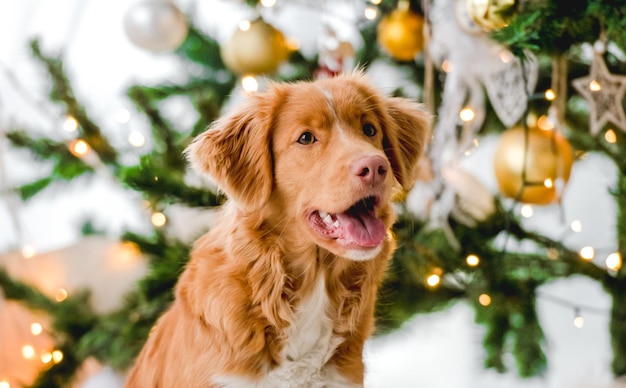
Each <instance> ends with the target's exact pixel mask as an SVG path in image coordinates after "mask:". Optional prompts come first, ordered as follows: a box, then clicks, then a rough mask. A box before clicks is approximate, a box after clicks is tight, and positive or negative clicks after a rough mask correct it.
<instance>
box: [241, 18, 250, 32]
mask: <svg viewBox="0 0 626 388" xmlns="http://www.w3.org/2000/svg"><path fill="white" fill-rule="evenodd" d="M251 26H252V24H251V23H250V20H242V21H240V22H239V29H240V30H241V31H248V30H249V29H250V27H251Z"/></svg>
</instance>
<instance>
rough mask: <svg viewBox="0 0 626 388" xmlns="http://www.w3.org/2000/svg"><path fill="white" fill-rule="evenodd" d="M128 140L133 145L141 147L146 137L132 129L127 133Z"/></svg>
mask: <svg viewBox="0 0 626 388" xmlns="http://www.w3.org/2000/svg"><path fill="white" fill-rule="evenodd" d="M128 142H129V143H130V145H132V146H133V147H137V148H139V147H141V146H142V145H144V144H145V143H146V137H145V136H144V135H143V133H141V132H139V131H132V132H131V133H129V134H128Z"/></svg>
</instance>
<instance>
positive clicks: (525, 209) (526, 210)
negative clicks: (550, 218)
mask: <svg viewBox="0 0 626 388" xmlns="http://www.w3.org/2000/svg"><path fill="white" fill-rule="evenodd" d="M520 214H521V215H522V217H525V218H530V217H532V216H533V214H535V212H534V210H533V207H532V206H530V205H529V204H524V205H522V207H521V208H520Z"/></svg>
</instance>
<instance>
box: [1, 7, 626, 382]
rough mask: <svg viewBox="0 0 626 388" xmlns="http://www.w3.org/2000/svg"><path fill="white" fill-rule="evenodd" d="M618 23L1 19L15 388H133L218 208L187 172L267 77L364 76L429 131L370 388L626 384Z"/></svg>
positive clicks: (403, 224)
mask: <svg viewBox="0 0 626 388" xmlns="http://www.w3.org/2000/svg"><path fill="white" fill-rule="evenodd" d="M624 20H626V2H624V1H615V2H611V4H606V2H605V3H604V4H603V3H602V2H601V1H599V0H598V1H593V0H589V1H586V2H579V3H576V5H572V4H570V3H568V2H563V1H558V0H550V1H537V0H509V1H502V0H500V1H495V0H489V1H488V0H432V1H416V0H411V1H403V0H401V1H393V0H390V1H382V2H381V1H356V0H345V1H343V0H342V1H308V0H275V1H269V0H268V1H260V2H257V1H235V0H206V1H197V0H176V1H174V0H172V1H169V0H133V1H102V0H82V1H81V0H57V1H54V2H49V1H41V0H22V1H19V2H18V1H11V0H0V297H2V298H0V388H11V387H22V386H46V387H56V386H58V387H68V386H77V387H78V386H82V387H121V386H123V381H124V373H125V371H126V370H127V368H128V367H129V366H130V365H132V360H133V358H134V356H135V355H136V353H137V352H138V350H139V349H140V348H141V345H142V344H143V341H144V340H145V338H146V336H147V334H148V332H149V330H150V327H151V326H152V324H153V323H154V320H155V319H156V317H158V315H159V314H160V313H161V312H162V311H163V310H164V309H165V308H167V305H168V303H169V302H170V301H171V298H172V293H171V292H172V288H173V286H174V284H175V282H176V278H177V275H178V273H180V270H181V269H182V268H183V266H184V264H185V261H186V258H187V257H186V255H187V252H188V249H189V247H190V245H191V244H192V242H193V241H194V240H195V238H197V237H198V236H199V235H200V234H202V233H203V232H205V231H206V230H208V229H209V228H210V227H211V223H212V214H213V211H212V209H213V208H214V207H216V206H219V205H220V204H221V203H222V202H223V201H224V198H223V197H222V196H221V195H220V194H219V193H218V192H217V190H216V188H215V187H214V185H212V184H211V182H208V181H206V179H204V178H202V177H199V176H197V175H195V174H194V173H193V172H192V171H189V169H188V168H187V166H186V162H185V161H184V160H183V158H182V157H181V151H182V149H184V147H185V145H186V144H188V142H189V141H190V139H191V138H193V136H195V135H196V134H198V133H200V132H201V131H202V130H204V129H205V128H206V126H207V125H208V124H209V123H210V122H211V121H212V120H214V119H215V118H216V117H218V116H219V115H220V114H221V113H223V112H225V111H228V109H229V108H230V107H231V106H232V105H234V104H236V103H237V102H239V101H241V100H242V99H244V98H246V96H247V95H249V94H251V93H256V92H257V91H262V90H263V89H264V88H265V87H266V86H267V84H268V82H269V81H270V80H280V81H295V80H301V79H309V80H310V79H317V78H322V77H332V76H334V75H336V74H338V73H341V72H346V71H347V72H349V71H352V70H353V69H354V68H355V67H357V66H361V67H363V68H364V69H365V71H366V73H367V76H368V78H369V79H370V80H371V81H372V83H374V84H375V85H376V86H377V87H378V88H380V89H381V90H382V91H383V92H385V93H386V94H393V95H400V96H404V97H407V98H412V99H415V100H417V101H420V102H422V103H423V104H424V105H423V106H424V109H425V110H428V111H430V112H431V113H432V114H433V116H434V118H435V120H434V123H433V132H432V139H431V142H430V143H429V145H428V149H427V152H426V156H425V157H424V158H423V160H422V162H421V163H422V170H421V171H422V174H421V176H420V181H419V182H418V184H417V185H416V187H415V188H414V189H413V190H412V191H410V192H408V193H405V198H404V199H405V201H404V202H403V204H398V210H399V212H400V214H401V216H400V220H399V222H398V225H397V226H396V236H397V238H398V241H399V249H398V252H397V253H396V255H395V257H394V260H393V263H392V265H391V268H390V274H389V279H388V281H387V282H386V283H385V285H384V286H383V288H382V290H381V295H380V301H381V302H380V304H379V308H378V310H377V315H378V322H379V331H378V332H377V335H376V336H375V337H374V338H373V339H371V340H370V341H369V342H368V344H367V348H366V352H365V355H364V358H365V361H366V365H367V375H366V387H394V388H395V387H622V386H626V382H624V380H623V378H620V376H623V375H624V374H626V305H625V304H624V303H626V302H624V300H623V295H624V294H623V292H626V280H625V278H624V271H623V269H622V254H623V252H624V248H625V245H624V242H626V240H624V239H625V236H626V219H625V217H626V179H624V177H625V176H626V175H625V174H626V159H625V158H624V157H623V155H624V152H623V147H625V146H626V136H625V135H624V132H626V119H625V118H624V93H625V91H626V76H625V75H624V74H626V58H625V56H624V48H625V47H626V44H625V43H626V42H625V41H626V25H624ZM620 297H621V298H620Z"/></svg>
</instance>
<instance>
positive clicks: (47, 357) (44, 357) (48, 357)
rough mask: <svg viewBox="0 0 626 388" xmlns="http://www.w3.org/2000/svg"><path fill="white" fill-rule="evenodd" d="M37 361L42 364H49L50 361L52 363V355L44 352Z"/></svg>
mask: <svg viewBox="0 0 626 388" xmlns="http://www.w3.org/2000/svg"><path fill="white" fill-rule="evenodd" d="M39 359H40V360H41V362H43V363H44V364H47V363H49V362H50V361H52V353H50V352H44V353H42V354H41V356H40V357H39Z"/></svg>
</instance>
